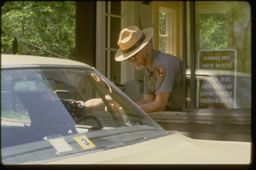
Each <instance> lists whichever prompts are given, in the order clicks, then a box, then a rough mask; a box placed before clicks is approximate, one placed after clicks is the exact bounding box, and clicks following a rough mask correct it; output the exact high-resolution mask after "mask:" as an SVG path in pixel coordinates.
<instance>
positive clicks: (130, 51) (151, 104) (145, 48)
mask: <svg viewBox="0 0 257 171" xmlns="http://www.w3.org/2000/svg"><path fill="white" fill-rule="evenodd" d="M153 33H154V30H153V28H146V29H143V30H140V29H139V28H138V27H137V26H130V27H127V28H124V29H122V30H121V32H120V35H119V40H118V46H119V50H118V51H117V52H116V54H115V60H116V61H124V60H128V61H129V63H131V64H133V65H134V66H135V67H136V69H138V70H143V69H144V73H145V74H144V98H143V99H142V100H140V101H138V102H137V104H138V105H139V106H140V107H141V108H142V109H143V110H144V111H145V112H156V111H164V110H180V109H181V108H182V104H183V97H184V95H183V92H184V91H183V85H182V82H183V79H182V62H181V61H180V60H179V59H178V58H177V57H175V56H172V55H169V54H166V53H162V52H160V51H157V50H153V49H152V46H151V44H150V43H149V41H150V40H151V38H152V36H153Z"/></svg>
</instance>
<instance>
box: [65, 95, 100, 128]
mask: <svg viewBox="0 0 257 171" xmlns="http://www.w3.org/2000/svg"><path fill="white" fill-rule="evenodd" d="M62 102H63V104H64V105H65V107H66V109H67V110H68V112H69V113H70V114H71V116H72V118H73V119H74V120H75V122H76V123H77V124H79V123H81V124H82V123H83V122H84V125H88V124H89V125H94V124H95V123H96V124H97V126H95V127H94V126H93V127H92V128H91V129H93V130H97V129H102V128H103V126H102V124H101V122H100V120H99V119H98V118H97V117H95V116H88V115H87V114H88V113H87V110H86V106H84V105H81V104H80V103H78V102H77V101H76V100H70V99H62ZM86 121H87V122H86Z"/></svg>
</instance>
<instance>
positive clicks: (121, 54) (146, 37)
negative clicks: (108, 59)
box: [115, 26, 154, 61]
mask: <svg viewBox="0 0 257 171" xmlns="http://www.w3.org/2000/svg"><path fill="white" fill-rule="evenodd" d="M153 33H154V29H153V28H152V27H150V28H146V29H143V30H140V29H139V28H138V27H137V26H130V27H127V28H124V29H122V30H121V32H120V36H119V40H118V46H119V50H118V51H117V52H116V54H115V60H116V61H124V60H126V59H128V58H130V57H132V56H133V55H135V54H136V53H137V52H139V51H140V50H141V49H143V48H144V47H145V45H147V43H148V42H149V41H150V40H151V38H152V37H153Z"/></svg>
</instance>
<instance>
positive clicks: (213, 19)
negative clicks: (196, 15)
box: [200, 13, 229, 49]
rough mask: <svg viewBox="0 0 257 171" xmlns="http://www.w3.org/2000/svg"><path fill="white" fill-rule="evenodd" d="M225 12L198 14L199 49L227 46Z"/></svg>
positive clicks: (226, 19)
mask: <svg viewBox="0 0 257 171" xmlns="http://www.w3.org/2000/svg"><path fill="white" fill-rule="evenodd" d="M228 23H229V22H228V16H227V15H225V14H218V13H216V14H215V13H214V14H201V15H200V49H224V48H228V39H229V25H228Z"/></svg>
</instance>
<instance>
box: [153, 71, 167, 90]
mask: <svg viewBox="0 0 257 171" xmlns="http://www.w3.org/2000/svg"><path fill="white" fill-rule="evenodd" d="M154 71H155V78H156V80H155V89H156V90H158V89H159V88H160V87H161V85H162V82H163V80H164V78H165V68H164V67H163V66H157V67H155V68H154Z"/></svg>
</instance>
